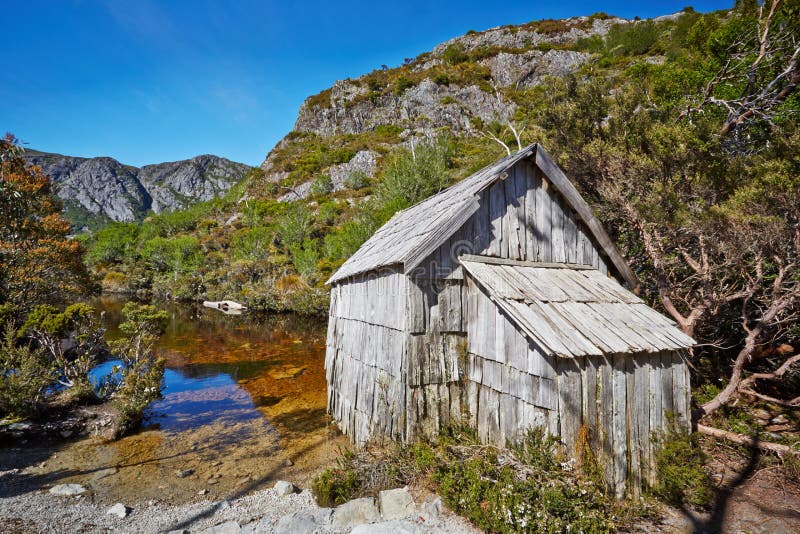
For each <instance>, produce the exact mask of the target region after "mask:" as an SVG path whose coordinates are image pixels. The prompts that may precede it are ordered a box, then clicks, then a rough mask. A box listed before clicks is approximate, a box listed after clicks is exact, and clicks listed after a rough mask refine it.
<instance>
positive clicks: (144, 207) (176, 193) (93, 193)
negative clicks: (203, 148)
mask: <svg viewBox="0 0 800 534" xmlns="http://www.w3.org/2000/svg"><path fill="white" fill-rule="evenodd" d="M25 157H26V159H27V160H28V161H29V162H30V163H33V164H35V165H39V166H40V167H41V168H42V170H43V171H44V172H45V173H46V174H48V175H49V176H50V177H51V178H52V180H53V182H54V183H55V184H56V185H57V193H58V196H59V197H60V198H61V199H63V200H64V203H65V213H66V215H67V217H68V218H69V219H70V221H71V222H72V223H73V224H74V225H75V226H76V227H77V228H81V227H83V226H86V225H89V226H91V225H92V224H98V223H102V222H104V221H108V220H112V221H135V220H138V219H141V218H142V217H143V216H144V214H145V213H147V212H148V211H150V210H152V211H154V212H155V213H159V212H161V211H164V210H173V209H180V208H185V207H187V206H188V205H189V204H191V203H193V202H198V201H203V200H210V199H212V198H214V197H215V196H217V195H219V194H221V193H224V192H225V191H227V190H228V189H230V188H231V186H233V185H234V184H236V183H237V182H239V181H240V180H241V179H242V178H243V177H244V175H245V174H246V173H247V171H248V170H249V169H250V167H249V166H248V165H244V164H242V163H235V162H233V161H230V160H228V159H225V158H220V157H217V156H210V155H203V156H197V157H194V158H191V159H187V160H183V161H174V162H168V163H159V164H156V165H145V166H144V167H142V168H137V167H132V166H130V165H123V164H122V163H120V162H119V161H117V160H115V159H113V158H106V157H99V158H76V157H71V156H62V155H61V154H50V153H46V152H38V151H35V150H29V151H27V152H26V156H25Z"/></svg>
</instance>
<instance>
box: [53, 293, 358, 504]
mask: <svg viewBox="0 0 800 534" xmlns="http://www.w3.org/2000/svg"><path fill="white" fill-rule="evenodd" d="M92 304H93V305H94V306H95V307H96V308H98V309H100V310H102V311H103V312H104V313H103V322H104V325H105V326H106V328H107V337H109V338H111V339H113V338H114V337H115V336H118V335H119V332H118V330H117V325H118V324H119V322H120V319H121V315H120V312H121V309H122V306H123V304H124V301H120V300H118V299H110V298H103V299H100V300H97V301H95V302H93V303H92ZM165 309H167V311H168V313H169V317H170V320H169V326H168V328H167V331H166V333H165V335H164V336H163V337H162V338H161V339H160V341H159V343H158V345H157V351H158V353H159V354H161V355H162V356H164V358H165V359H166V363H167V370H166V376H165V382H166V388H165V390H164V398H163V399H162V400H160V401H158V402H156V403H154V404H153V405H152V409H151V410H150V413H149V415H148V417H147V419H146V421H145V428H144V429H143V430H142V431H141V432H139V433H137V434H135V435H132V436H128V437H126V438H123V439H121V440H119V441H116V442H104V441H102V440H100V439H99V438H89V439H82V440H78V441H74V442H71V443H68V444H65V445H60V446H59V448H58V450H47V451H45V450H42V451H41V454H42V458H44V459H45V461H43V462H42V466H41V471H42V472H41V475H42V476H43V478H46V479H50V480H52V479H54V478H55V479H57V481H58V483H66V482H77V483H81V484H84V485H86V486H87V487H89V489H90V490H91V491H92V492H93V494H94V495H95V496H96V497H97V498H98V499H99V500H101V501H109V502H110V501H119V500H122V501H126V502H132V501H140V502H141V501H147V500H157V501H167V502H173V503H177V502H185V501H189V500H193V499H197V498H198V493H201V494H204V495H207V498H214V499H219V498H230V497H233V496H236V495H241V494H244V493H247V492H249V491H251V490H255V489H261V488H265V487H270V486H271V485H272V484H273V483H274V481H275V480H278V479H287V480H291V481H293V482H294V483H295V484H298V485H300V486H306V487H307V486H308V484H309V483H310V480H311V479H312V478H313V476H314V475H315V474H316V473H318V472H319V471H320V470H321V469H322V468H324V467H325V466H327V465H328V464H329V463H330V462H332V461H333V458H334V457H335V455H336V453H337V451H338V450H339V448H340V447H342V446H344V445H345V441H344V439H343V438H342V437H341V436H340V435H339V433H338V431H337V429H336V427H335V425H332V424H331V423H330V420H329V418H328V417H327V416H326V414H325V403H326V393H325V370H324V358H325V323H324V322H323V321H320V320H318V319H309V318H303V317H299V316H293V315H254V314H244V315H240V316H232V315H231V316H229V315H224V314H222V313H220V312H219V311H216V310H213V309H208V308H202V307H199V306H166V307H165ZM112 365H113V362H105V363H104V364H103V365H102V366H101V368H99V369H98V370H96V373H95V374H97V375H99V374H102V373H107V372H108V371H109V370H110V368H111V366H112ZM50 447H52V446H50ZM42 448H43V449H45V448H46V446H44V445H43V446H42ZM54 481H55V480H54Z"/></svg>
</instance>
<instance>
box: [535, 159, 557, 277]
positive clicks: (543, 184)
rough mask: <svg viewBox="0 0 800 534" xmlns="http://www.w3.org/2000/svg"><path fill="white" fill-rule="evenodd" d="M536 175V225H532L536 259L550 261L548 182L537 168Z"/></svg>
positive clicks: (551, 258) (550, 222) (550, 223)
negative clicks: (535, 244)
mask: <svg viewBox="0 0 800 534" xmlns="http://www.w3.org/2000/svg"><path fill="white" fill-rule="evenodd" d="M537 175H538V176H539V177H540V180H539V184H540V187H539V188H538V189H537V190H536V225H535V226H534V233H535V235H536V242H537V252H536V261H541V262H551V261H553V256H552V254H551V250H552V245H551V236H550V228H551V227H552V221H551V220H550V214H551V204H552V202H551V201H550V194H549V193H548V189H549V188H550V184H549V182H548V181H547V180H544V179H542V178H541V174H539V170H538V168H537Z"/></svg>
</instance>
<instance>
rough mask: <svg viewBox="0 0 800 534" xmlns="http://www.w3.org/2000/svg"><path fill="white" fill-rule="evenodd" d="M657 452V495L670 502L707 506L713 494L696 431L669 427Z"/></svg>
mask: <svg viewBox="0 0 800 534" xmlns="http://www.w3.org/2000/svg"><path fill="white" fill-rule="evenodd" d="M659 445H660V449H659V451H658V453H657V454H656V469H657V472H658V483H657V485H656V487H655V488H654V491H655V493H656V495H658V496H659V497H661V498H662V499H664V500H665V501H667V502H669V503H672V504H691V505H694V506H707V505H708V504H710V502H711V498H712V497H713V491H712V485H711V479H710V477H709V474H708V472H707V471H706V468H705V462H706V456H705V453H703V451H702V449H701V448H700V444H699V443H698V436H697V434H689V433H687V432H686V431H681V430H677V429H676V428H674V427H673V428H672V429H671V430H670V431H669V432H668V433H667V435H666V436H664V438H663V440H661V442H660V443H659Z"/></svg>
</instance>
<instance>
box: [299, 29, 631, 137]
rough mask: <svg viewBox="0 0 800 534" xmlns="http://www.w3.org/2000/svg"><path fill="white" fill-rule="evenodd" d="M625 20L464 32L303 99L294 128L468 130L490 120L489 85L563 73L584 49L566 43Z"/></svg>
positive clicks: (585, 57) (493, 109) (493, 108)
mask: <svg viewBox="0 0 800 534" xmlns="http://www.w3.org/2000/svg"><path fill="white" fill-rule="evenodd" d="M627 23H629V21H627V20H625V19H620V18H613V17H606V16H604V15H601V16H597V15H595V16H593V17H574V18H570V19H565V20H544V21H537V22H533V23H529V24H526V25H522V26H503V27H499V28H492V29H490V30H486V31H483V32H470V33H468V34H466V35H463V36H460V37H456V38H454V39H451V40H449V41H447V42H444V43H442V44H440V45H438V46H436V47H435V48H434V49H433V50H432V51H431V52H429V53H425V54H421V55H420V56H418V57H417V58H415V59H413V60H412V59H408V60H406V64H405V65H403V66H402V67H399V68H398V69H384V70H383V71H375V72H373V73H370V74H368V75H366V76H362V77H360V78H356V79H347V80H340V81H337V82H335V83H334V85H333V87H331V88H330V89H328V90H326V91H323V92H322V93H320V94H318V95H314V96H312V97H310V98H308V99H306V101H305V102H304V103H303V105H302V106H301V108H300V111H299V114H298V118H297V122H296V123H295V125H294V131H295V132H304V133H315V134H318V135H321V136H332V135H340V134H359V133H363V132H365V131H369V130H372V129H374V128H375V127H377V126H379V125H385V124H392V125H398V126H401V127H403V128H404V129H409V130H415V131H417V132H422V133H429V132H432V131H434V130H436V129H438V128H448V129H450V130H451V131H452V132H453V133H468V132H469V131H470V129H471V121H474V120H475V119H476V118H477V119H480V120H482V121H484V122H490V121H492V120H494V119H495V118H496V117H497V116H498V114H499V113H501V111H502V109H501V106H502V105H503V104H501V103H500V102H498V99H497V98H496V95H495V94H494V91H493V88H504V87H511V86H514V87H517V88H520V87H532V86H535V85H537V84H538V83H539V82H540V80H541V79H542V78H543V77H545V76H565V75H567V74H571V73H573V72H575V71H576V70H577V69H578V68H579V67H581V66H582V65H583V64H585V63H587V62H589V60H590V59H591V54H588V53H585V52H579V51H574V50H569V49H567V48H568V47H569V45H570V44H573V43H575V42H576V41H577V40H578V39H586V38H591V37H592V36H602V35H605V34H606V33H608V31H609V29H610V28H611V27H612V26H613V25H615V24H627Z"/></svg>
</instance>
